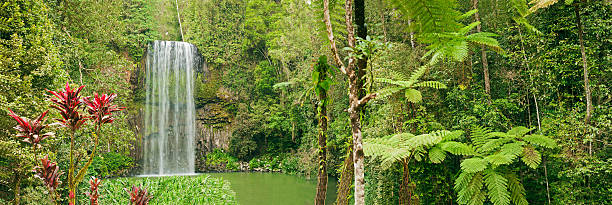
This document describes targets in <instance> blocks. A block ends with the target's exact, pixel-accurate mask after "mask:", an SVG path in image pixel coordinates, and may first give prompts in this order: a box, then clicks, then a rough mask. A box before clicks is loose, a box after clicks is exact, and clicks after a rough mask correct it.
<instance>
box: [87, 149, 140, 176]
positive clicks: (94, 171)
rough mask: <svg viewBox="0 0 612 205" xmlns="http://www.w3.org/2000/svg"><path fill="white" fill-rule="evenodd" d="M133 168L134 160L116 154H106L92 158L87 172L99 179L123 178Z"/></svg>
mask: <svg viewBox="0 0 612 205" xmlns="http://www.w3.org/2000/svg"><path fill="white" fill-rule="evenodd" d="M133 166H134V160H133V159H132V158H131V157H129V156H125V155H122V154H120V153H116V152H107V153H103V154H100V155H97V156H96V157H94V161H93V162H92V163H91V166H90V168H89V172H90V174H91V175H93V176H97V177H99V178H108V177H116V176H125V175H126V174H127V173H128V172H129V171H130V169H132V167H133Z"/></svg>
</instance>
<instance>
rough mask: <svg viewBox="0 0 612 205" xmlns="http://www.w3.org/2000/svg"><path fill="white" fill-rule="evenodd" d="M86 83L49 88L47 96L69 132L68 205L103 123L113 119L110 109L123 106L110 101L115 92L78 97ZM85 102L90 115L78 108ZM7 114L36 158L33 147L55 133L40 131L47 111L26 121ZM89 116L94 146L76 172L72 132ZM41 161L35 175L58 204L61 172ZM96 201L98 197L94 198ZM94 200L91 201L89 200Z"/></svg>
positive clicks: (119, 108) (44, 159) (92, 156)
mask: <svg viewBox="0 0 612 205" xmlns="http://www.w3.org/2000/svg"><path fill="white" fill-rule="evenodd" d="M84 87H85V86H84V85H83V86H80V87H78V88H77V89H72V88H70V85H69V84H68V83H66V85H65V88H64V89H63V90H60V91H49V92H50V93H52V94H53V95H54V97H53V98H51V99H50V101H51V102H53V105H51V107H53V108H55V109H57V110H59V111H60V115H61V116H62V118H61V119H56V120H57V121H58V122H59V124H60V125H62V126H63V127H65V128H67V129H68V132H69V134H70V156H69V157H70V162H69V163H70V164H69V171H68V191H69V195H68V196H69V202H68V203H69V204H75V203H76V197H75V193H76V191H75V190H76V188H77V187H78V185H79V183H80V182H81V180H82V179H83V177H84V176H85V174H86V172H87V169H88V168H89V166H90V165H91V163H92V162H93V159H94V157H95V155H96V150H97V147H98V136H99V133H100V130H101V127H102V125H103V124H108V123H112V122H113V121H114V118H113V116H112V112H116V111H120V110H122V109H123V108H121V107H117V106H116V105H114V104H113V100H114V99H115V97H116V95H115V94H111V95H106V94H103V95H98V94H97V93H96V94H94V96H93V97H86V98H84V99H82V98H81V96H80V92H81V91H82V89H83V88H84ZM84 104H86V105H87V111H88V112H89V114H90V116H85V115H81V114H80V113H79V110H80V109H81V108H82V106H83V105H84ZM9 112H10V113H9V115H10V116H11V117H12V118H13V119H15V120H16V121H17V123H18V125H17V126H16V127H15V129H16V130H17V131H19V133H18V134H17V135H16V136H17V137H23V138H25V139H24V141H25V142H27V143H30V144H32V149H33V153H34V155H35V158H37V157H36V154H37V152H36V148H38V147H39V146H40V143H41V142H42V141H43V140H44V139H46V138H48V137H51V136H54V133H51V132H49V133H44V134H42V133H43V132H42V130H43V129H44V128H46V127H47V126H48V125H46V124H45V123H44V122H45V119H44V118H45V116H46V115H47V113H48V111H45V112H43V113H42V114H41V115H40V116H39V117H38V118H37V119H36V120H29V119H27V118H22V117H19V116H18V115H17V114H15V113H14V112H13V111H12V110H10V109H9ZM88 119H92V120H93V121H94V126H95V133H93V136H94V139H95V140H94V146H93V151H92V152H91V154H90V156H89V159H88V161H87V163H85V164H84V165H83V166H82V167H81V168H80V169H79V170H78V172H76V175H75V171H76V169H77V164H78V160H77V161H75V160H74V158H75V153H74V151H75V148H76V145H75V132H76V131H77V130H78V129H80V128H81V127H82V126H83V125H84V124H85V122H86V121H87V120H88ZM41 162H42V164H41V165H40V166H38V167H36V171H37V176H38V178H41V179H42V180H43V182H44V183H45V185H46V186H47V188H48V189H49V193H50V195H51V198H52V200H53V201H54V202H55V203H59V201H58V199H59V195H57V193H55V190H56V189H57V186H58V185H59V184H60V183H61V182H60V181H59V175H61V174H62V172H60V171H59V167H58V166H57V165H56V163H51V162H50V161H49V159H48V158H47V157H45V158H43V159H42V160H41ZM91 193H92V196H96V198H97V196H99V195H98V194H97V193H93V192H91ZM96 201H97V199H96ZM92 203H93V202H92Z"/></svg>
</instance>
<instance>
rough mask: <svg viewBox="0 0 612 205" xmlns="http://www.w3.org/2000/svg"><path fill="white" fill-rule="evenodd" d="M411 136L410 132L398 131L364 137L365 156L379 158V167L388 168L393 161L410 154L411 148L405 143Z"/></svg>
mask: <svg viewBox="0 0 612 205" xmlns="http://www.w3.org/2000/svg"><path fill="white" fill-rule="evenodd" d="M413 136H414V135H412V134H410V133H400V134H396V135H390V136H385V137H381V138H366V139H364V140H363V152H364V154H365V155H366V156H371V157H374V158H379V159H381V160H382V164H381V167H382V168H383V169H388V168H389V167H391V165H393V163H395V162H397V161H402V160H404V159H406V158H408V157H409V156H410V154H411V151H412V148H410V147H409V146H408V145H407V140H408V139H411V138H413Z"/></svg>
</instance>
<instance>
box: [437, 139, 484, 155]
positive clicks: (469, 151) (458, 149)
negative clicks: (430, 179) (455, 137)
mask: <svg viewBox="0 0 612 205" xmlns="http://www.w3.org/2000/svg"><path fill="white" fill-rule="evenodd" d="M440 147H441V148H442V150H444V151H447V152H449V153H451V154H454V155H463V156H466V155H473V154H475V153H476V152H475V151H474V148H472V146H470V145H467V144H463V143H461V142H453V141H450V142H443V143H440Z"/></svg>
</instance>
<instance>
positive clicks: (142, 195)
mask: <svg viewBox="0 0 612 205" xmlns="http://www.w3.org/2000/svg"><path fill="white" fill-rule="evenodd" d="M124 190H125V191H127V192H128V193H129V194H130V204H132V205H147V204H149V200H151V195H149V192H147V190H146V189H144V188H141V187H136V186H132V190H131V191H129V190H128V189H127V188H125V189H124Z"/></svg>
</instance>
